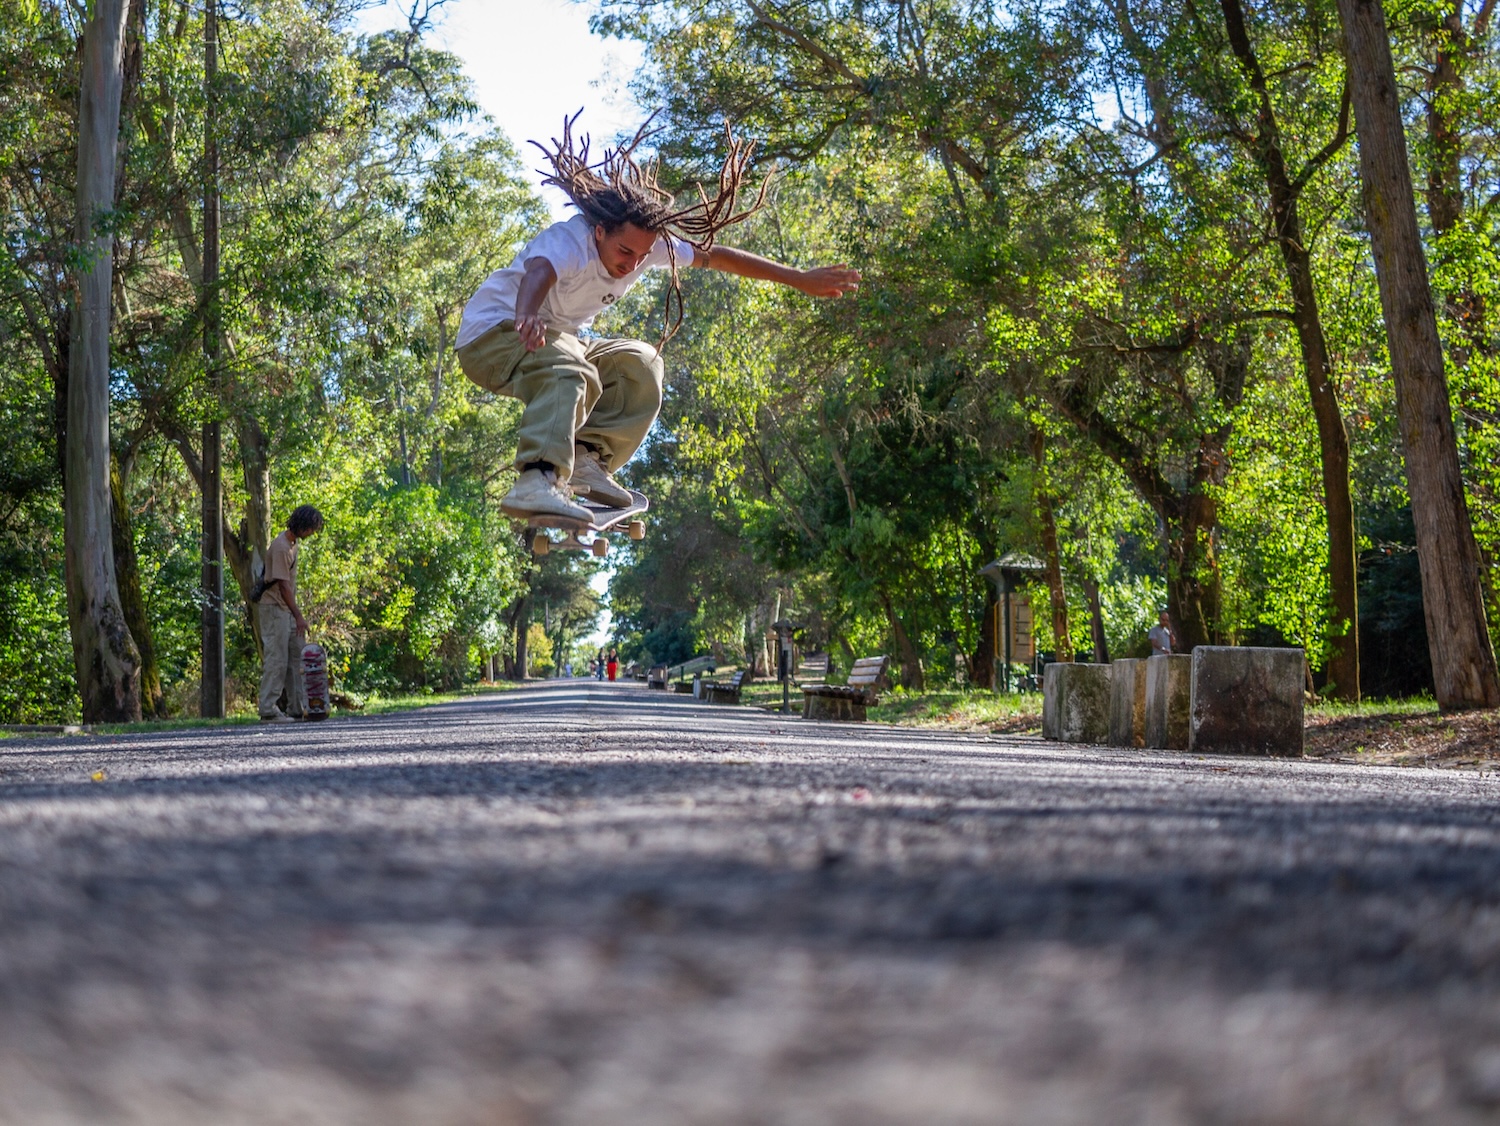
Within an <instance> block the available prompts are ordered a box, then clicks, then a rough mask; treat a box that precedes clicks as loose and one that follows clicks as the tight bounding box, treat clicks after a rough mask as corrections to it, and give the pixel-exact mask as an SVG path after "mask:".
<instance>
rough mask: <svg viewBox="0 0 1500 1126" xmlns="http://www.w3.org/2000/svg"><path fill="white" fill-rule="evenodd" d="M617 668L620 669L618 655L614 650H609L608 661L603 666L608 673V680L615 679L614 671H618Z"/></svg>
mask: <svg viewBox="0 0 1500 1126" xmlns="http://www.w3.org/2000/svg"><path fill="white" fill-rule="evenodd" d="M619 667H620V655H619V654H618V653H617V652H616V651H615V650H613V649H611V650H610V651H609V661H608V663H607V664H606V665H605V668H606V669H607V670H608V672H609V679H610V680H613V679H614V678H615V671H616V670H617V669H619Z"/></svg>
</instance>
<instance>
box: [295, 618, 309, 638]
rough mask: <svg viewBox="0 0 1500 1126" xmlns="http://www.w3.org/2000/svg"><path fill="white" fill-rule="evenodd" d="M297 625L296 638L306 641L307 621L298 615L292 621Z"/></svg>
mask: <svg viewBox="0 0 1500 1126" xmlns="http://www.w3.org/2000/svg"><path fill="white" fill-rule="evenodd" d="M294 621H295V622H296V625H297V637H298V638H300V639H301V640H303V641H306V640H307V619H306V618H304V617H303V616H302V615H301V614H298V615H297V617H296V618H295V619H294Z"/></svg>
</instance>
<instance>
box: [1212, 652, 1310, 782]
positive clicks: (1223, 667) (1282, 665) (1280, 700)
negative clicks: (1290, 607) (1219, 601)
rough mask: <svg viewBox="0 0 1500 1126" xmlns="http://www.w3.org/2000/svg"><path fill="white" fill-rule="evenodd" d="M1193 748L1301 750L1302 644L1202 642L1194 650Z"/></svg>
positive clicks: (1293, 752) (1255, 751) (1226, 752)
mask: <svg viewBox="0 0 1500 1126" xmlns="http://www.w3.org/2000/svg"><path fill="white" fill-rule="evenodd" d="M1192 660H1193V688H1192V708H1191V713H1192V718H1191V721H1190V726H1189V731H1188V750H1190V751H1192V752H1194V753H1195V754H1217V755H1301V754H1302V703H1303V696H1302V685H1303V675H1304V668H1303V655H1302V650H1301V649H1269V648H1259V647H1253V646H1248V645H1245V646H1231V645H1200V646H1198V648H1196V649H1194V650H1193V655H1192Z"/></svg>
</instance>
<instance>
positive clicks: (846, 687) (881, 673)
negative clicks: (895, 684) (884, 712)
mask: <svg viewBox="0 0 1500 1126" xmlns="http://www.w3.org/2000/svg"><path fill="white" fill-rule="evenodd" d="M888 663H889V658H887V657H861V658H860V659H859V660H857V661H855V662H854V668H853V669H851V670H850V672H849V682H848V683H847V684H804V685H802V718H803V719H845V720H862V719H864V718H865V709H866V708H867V707H869V706H870V705H872V704H877V703H879V702H880V699H879V692H880V689H882V688H884V687H885V672H886V666H887V664H888Z"/></svg>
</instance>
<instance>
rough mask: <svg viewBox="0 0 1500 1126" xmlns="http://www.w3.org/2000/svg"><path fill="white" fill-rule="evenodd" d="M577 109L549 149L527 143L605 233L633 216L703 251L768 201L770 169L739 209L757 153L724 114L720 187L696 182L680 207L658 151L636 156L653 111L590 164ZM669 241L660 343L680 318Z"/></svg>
mask: <svg viewBox="0 0 1500 1126" xmlns="http://www.w3.org/2000/svg"><path fill="white" fill-rule="evenodd" d="M582 113H583V111H582V110H579V111H578V113H575V114H573V116H572V117H565V118H563V134H562V139H561V140H559V139H558V138H556V137H554V138H552V147H551V148H550V149H549V148H548V147H547V146H546V145H544V144H542V143H541V142H539V141H532V142H531V143H532V144H533V145H536V147H537V148H539V149H541V151H542V155H543V156H545V157H546V158H547V162H548V163H549V164H551V165H552V172H551V174H550V175H546V178H545V179H544V180H543V181H542V183H544V184H552V185H555V186H556V187H558V188H560V189H562V191H563V192H564V194H566V195H567V197H568V198H569V199H570V200H572V201H573V203H574V205H575V206H576V207H577V208H578V210H579V211H581V212H583V214H584V215H585V216H586V217H587V218H588V221H589V222H590V223H592V224H597V225H602V226H603V227H604V231H605V233H606V234H613V233H614V232H615V231H617V230H619V229H620V227H621V226H623V225H624V224H626V223H630V224H633V225H634V226H637V227H639V228H641V230H643V231H650V232H651V233H652V234H673V235H676V236H678V237H679V238H681V239H682V240H683V241H684V242H687V243H689V244H691V245H692V246H693V247H694V248H696V249H698V250H701V251H703V252H704V253H707V252H708V251H710V250H712V249H713V245H714V240H715V239H716V238H717V237H718V236H719V232H720V231H722V230H724V229H725V228H726V227H732V226H733V225H734V224H736V223H743V222H744V221H745V220H746V219H748V218H750V216H752V215H754V214H755V213H756V212H757V211H759V210H760V209H761V208H762V207H763V206H764V205H765V202H766V192H767V191H768V190H769V189H770V186H771V174H770V173H768V174H767V175H766V177H765V179H763V180H762V181H761V184H760V190H759V191H758V192H757V193H756V196H755V202H754V203H752V204H751V205H750V206H749V207H746V208H743V209H740V210H736V208H737V207H738V205H739V194H740V186H741V184H742V183H743V181H744V179H745V173H746V171H747V170H748V169H749V167H750V160H751V157H753V156H754V154H755V142H754V141H746V140H744V139H743V138H737V137H736V136H735V135H734V131H733V130H732V129H731V128H730V126H729V123H728V122H725V124H724V138H725V141H726V142H727V144H728V148H729V152H728V154H727V155H726V156H725V158H724V164H723V166H722V167H721V168H720V169H719V185H718V190H717V191H716V192H715V193H714V194H713V195H712V196H710V195H709V194H708V192H707V191H706V190H705V189H704V187H703V185H702V184H701V183H699V184H695V185H694V188H695V189H696V190H697V193H698V201H697V202H696V203H693V204H689V205H688V206H687V207H678V206H677V202H676V200H675V199H674V198H673V196H672V193H671V192H669V191H667V189H666V188H664V187H662V185H661V184H660V183H659V182H658V181H657V170H658V164H657V161H656V159H655V158H654V157H653V158H651V159H648V160H646V161H644V162H642V161H638V160H636V158H635V153H636V150H637V149H638V148H639V147H640V146H641V144H642V142H644V141H645V140H647V139H648V138H649V137H651V136H652V135H653V134H654V133H655V132H656V131H655V130H652V129H651V121H652V120H653V119H654V118H655V117H656V115H655V114H652V115H651V117H649V118H647V119H646V121H645V124H643V125H642V126H641V127H640V128H639V129H637V130H636V133H635V136H634V137H633V138H632V139H631V140H630V141H629V142H628V143H626V144H623V145H621V146H620V147H619V148H617V149H605V150H604V158H603V159H602V160H600V161H599V162H598V163H597V164H590V163H589V137H588V134H586V133H585V134H584V135H583V139H582V140H581V141H576V140H575V139H574V136H573V125H574V123H575V122H577V120H578V118H579V117H580V116H581V115H582ZM774 171H775V170H774V169H773V170H772V172H773V173H774ZM666 244H667V258H668V261H669V262H670V264H671V267H672V284H671V286H670V287H669V288H668V290H667V298H666V302H665V307H664V308H663V310H662V338H661V341H660V342H659V343H658V344H657V347H658V348H661V347H662V346H663V345H665V344H666V342H667V341H668V340H671V339H672V337H673V336H675V335H676V333H677V330H678V328H680V327H681V325H682V283H681V280H680V279H679V278H678V274H677V253H676V250H675V248H674V245H673V243H672V240H671V239H670V238H669V239H667V240H666Z"/></svg>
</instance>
